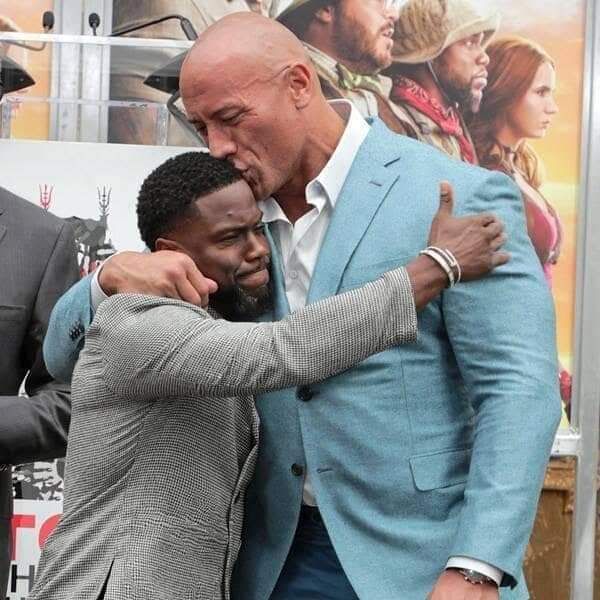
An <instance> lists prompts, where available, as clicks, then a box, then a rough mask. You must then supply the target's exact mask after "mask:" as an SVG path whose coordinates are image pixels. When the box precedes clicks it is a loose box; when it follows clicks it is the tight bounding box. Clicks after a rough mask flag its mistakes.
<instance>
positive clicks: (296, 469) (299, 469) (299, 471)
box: [292, 463, 304, 477]
mask: <svg viewBox="0 0 600 600" xmlns="http://www.w3.org/2000/svg"><path fill="white" fill-rule="evenodd" d="M292 473H293V474H294V475H295V476H296V477H300V476H301V475H303V474H304V467H303V466H302V465H299V464H298V463H294V464H293V465H292Z"/></svg>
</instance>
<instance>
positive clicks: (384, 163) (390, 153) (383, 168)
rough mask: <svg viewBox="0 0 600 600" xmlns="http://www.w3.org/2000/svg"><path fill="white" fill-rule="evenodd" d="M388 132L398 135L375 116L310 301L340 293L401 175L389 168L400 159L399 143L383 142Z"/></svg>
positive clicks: (329, 236)
mask: <svg viewBox="0 0 600 600" xmlns="http://www.w3.org/2000/svg"><path fill="white" fill-rule="evenodd" d="M388 135H394V134H392V133H391V132H390V131H388V130H387V128H386V127H385V126H384V125H383V124H382V123H380V122H379V121H378V120H377V119H375V120H374V123H373V125H372V127H371V131H370V132H369V135H368V136H367V138H366V139H365V141H364V142H363V144H362V146H361V147H360V149H359V151H358V154H357V155H356V158H355V160H354V163H353V165H352V169H351V170H350V173H349V174H348V177H347V178H346V181H345V183H344V186H343V187H342V190H341V192H340V196H339V198H338V200H337V203H336V206H335V209H334V211H333V215H332V218H331V222H330V224H329V227H328V229H327V233H326V234H325V239H324V240H323V244H322V246H321V250H320V252H319V258H318V259H317V264H316V265H315V272H314V274H313V277H312V281H311V286H310V290H309V293H308V300H307V303H311V302H316V301H318V300H320V299H322V298H327V297H328V296H332V295H334V294H335V293H336V292H337V290H338V288H339V285H340V281H341V279H342V276H343V274H344V271H345V269H346V266H347V264H348V262H349V260H350V258H351V257H352V254H353V253H354V250H355V248H356V247H357V246H358V244H359V242H360V240H361V239H362V237H363V236H364V234H365V232H366V231H367V229H368V227H369V224H370V223H371V221H372V220H373V217H374V216H375V213H376V212H377V209H378V208H379V206H380V204H381V203H382V202H383V200H384V198H385V197H386V196H387V194H388V192H389V190H390V188H391V186H392V185H393V184H394V182H395V181H396V180H397V179H398V177H399V173H398V171H397V169H390V168H388V167H389V166H390V165H391V164H393V163H395V162H397V161H398V160H399V158H400V156H399V152H398V149H397V145H396V144H385V143H382V141H385V140H384V138H385V137H386V136H388Z"/></svg>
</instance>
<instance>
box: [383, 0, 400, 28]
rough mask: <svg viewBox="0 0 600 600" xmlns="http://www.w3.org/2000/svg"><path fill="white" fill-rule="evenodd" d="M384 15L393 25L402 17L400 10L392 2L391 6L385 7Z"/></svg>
mask: <svg viewBox="0 0 600 600" xmlns="http://www.w3.org/2000/svg"><path fill="white" fill-rule="evenodd" d="M384 17H385V18H386V19H387V20H388V21H390V24H391V25H394V23H395V22H396V21H397V20H398V19H399V18H400V10H399V9H398V7H397V6H396V5H395V4H390V6H387V7H386V8H385V9H384Z"/></svg>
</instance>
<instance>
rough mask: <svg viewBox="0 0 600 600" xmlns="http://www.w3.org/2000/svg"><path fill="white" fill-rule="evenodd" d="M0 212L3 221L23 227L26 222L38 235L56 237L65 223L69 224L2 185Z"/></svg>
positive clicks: (0, 190) (8, 224)
mask: <svg viewBox="0 0 600 600" xmlns="http://www.w3.org/2000/svg"><path fill="white" fill-rule="evenodd" d="M0 214H1V217H0V219H1V222H2V223H3V224H5V225H6V226H9V227H10V226H18V227H20V228H23V225H24V224H26V227H27V229H28V230H29V231H30V232H35V235H37V236H40V235H41V236H44V235H45V236H49V237H52V238H56V236H58V234H59V233H60V232H61V231H62V229H63V228H64V227H65V225H67V226H68V224H67V223H66V222H65V221H64V220H63V219H61V218H59V217H57V216H56V215H53V214H52V213H49V212H46V211H45V210H43V209H42V208H40V207H39V206H36V205H35V204H33V202H29V201H28V200H25V198H21V197H20V196H17V195H16V194H13V193H12V192H10V191H9V190H7V189H6V188H3V187H0Z"/></svg>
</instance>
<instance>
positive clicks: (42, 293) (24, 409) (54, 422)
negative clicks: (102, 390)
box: [0, 188, 78, 597]
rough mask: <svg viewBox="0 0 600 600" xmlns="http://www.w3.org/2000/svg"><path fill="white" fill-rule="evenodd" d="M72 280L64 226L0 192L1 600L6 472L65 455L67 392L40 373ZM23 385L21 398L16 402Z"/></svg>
mask: <svg viewBox="0 0 600 600" xmlns="http://www.w3.org/2000/svg"><path fill="white" fill-rule="evenodd" d="M77 277H78V270H77V260H76V249H75V240H74V239H73V234H72V232H71V230H70V228H69V226H68V225H67V224H66V223H65V222H64V221H62V220H61V219H59V218H57V217H55V216H53V215H51V214H48V213H45V212H44V211H43V210H42V209H40V208H39V207H37V206H34V205H33V204H31V203H30V202H27V201H26V200H24V199H22V198H18V197H17V196H15V195H14V194H11V193H10V192H9V191H8V190H6V189H4V188H0V282H1V284H0V344H1V346H2V351H1V352H0V415H1V416H2V418H1V419H0V597H4V595H5V590H6V584H7V579H8V572H9V565H10V556H9V535H10V519H11V516H12V504H13V502H12V478H11V467H10V465H12V464H19V463H23V462H28V461H32V460H42V459H49V458H54V457H57V456H63V455H64V453H65V448H66V442H67V431H68V427H69V410H70V407H69V388H68V386H66V385H64V384H60V385H59V384H58V383H56V382H55V381H53V379H52V377H50V375H49V374H48V372H47V371H46V368H45V366H44V362H43V358H42V339H43V337H44V333H45V331H46V327H47V324H48V318H49V317H50V311H51V310H52V307H53V306H54V303H55V302H56V300H57V299H58V298H59V297H60V296H61V294H63V293H64V292H65V290H67V289H68V288H69V287H70V286H71V285H72V284H73V283H74V282H75V281H77ZM25 378H26V379H25ZM23 379H25V390H26V392H27V394H28V396H29V397H28V398H21V397H19V396H18V393H19V388H20V386H21V384H22V383H23Z"/></svg>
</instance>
